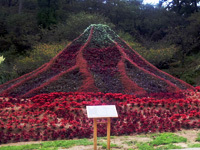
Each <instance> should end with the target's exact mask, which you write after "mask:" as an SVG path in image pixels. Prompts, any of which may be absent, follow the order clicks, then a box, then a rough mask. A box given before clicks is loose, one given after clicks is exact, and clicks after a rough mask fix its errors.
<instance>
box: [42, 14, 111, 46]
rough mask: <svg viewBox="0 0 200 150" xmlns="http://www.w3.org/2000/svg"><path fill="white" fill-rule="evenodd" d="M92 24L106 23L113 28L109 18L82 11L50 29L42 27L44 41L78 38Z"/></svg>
mask: <svg viewBox="0 0 200 150" xmlns="http://www.w3.org/2000/svg"><path fill="white" fill-rule="evenodd" d="M91 24H106V25H108V26H109V27H111V28H113V27H114V25H113V24H112V23H110V21H109V19H108V18H106V17H104V16H102V15H99V14H89V13H85V12H81V13H78V14H72V15H70V16H69V17H68V19H67V20H66V21H65V22H64V23H60V24H58V25H56V26H51V29H50V30H45V29H41V32H42V40H43V41H44V42H52V41H53V42H56V41H66V40H68V41H71V40H74V39H75V38H77V37H78V36H79V35H80V34H81V33H82V32H83V31H84V30H85V29H86V28H87V27H88V26H89V25H91Z"/></svg>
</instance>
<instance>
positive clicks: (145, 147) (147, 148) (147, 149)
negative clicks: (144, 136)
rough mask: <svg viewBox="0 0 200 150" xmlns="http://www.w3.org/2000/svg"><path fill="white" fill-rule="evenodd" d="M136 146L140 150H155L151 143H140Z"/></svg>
mask: <svg viewBox="0 0 200 150" xmlns="http://www.w3.org/2000/svg"><path fill="white" fill-rule="evenodd" d="M136 145H137V147H138V149H139V150H154V148H153V146H152V145H150V144H149V143H138V144H136Z"/></svg>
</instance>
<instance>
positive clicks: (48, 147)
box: [0, 139, 93, 150]
mask: <svg viewBox="0 0 200 150" xmlns="http://www.w3.org/2000/svg"><path fill="white" fill-rule="evenodd" d="M75 145H84V146H86V145H93V142H92V141H89V140H88V139H80V140H65V141H64V140H62V141H48V142H43V143H41V144H29V145H21V146H4V147H0V150H57V149H58V148H59V147H61V148H69V147H72V146H75Z"/></svg>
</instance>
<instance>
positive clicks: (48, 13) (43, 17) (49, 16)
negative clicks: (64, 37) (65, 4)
mask: <svg viewBox="0 0 200 150" xmlns="http://www.w3.org/2000/svg"><path fill="white" fill-rule="evenodd" d="M38 6H39V12H38V24H39V25H41V26H42V27H43V28H49V27H50V25H52V24H56V23H57V19H58V16H57V13H56V10H58V9H59V0H38Z"/></svg>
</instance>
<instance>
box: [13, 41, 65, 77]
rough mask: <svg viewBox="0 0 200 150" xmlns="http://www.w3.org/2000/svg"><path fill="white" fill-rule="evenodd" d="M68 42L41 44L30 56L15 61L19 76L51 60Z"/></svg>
mask: <svg viewBox="0 0 200 150" xmlns="http://www.w3.org/2000/svg"><path fill="white" fill-rule="evenodd" d="M65 46H66V43H62V44H39V45H37V46H35V47H34V49H33V50H32V51H31V53H30V54H29V56H26V57H22V58H19V59H17V60H16V61H15V65H14V68H16V72H17V74H18V75H19V76H21V75H23V74H25V73H28V72H31V71H33V70H35V69H36V68H38V67H40V66H41V65H43V64H44V63H46V62H49V61H50V60H51V59H52V58H53V57H54V56H56V54H58V52H60V51H61V50H63V48H64V47H65Z"/></svg>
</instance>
